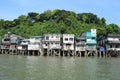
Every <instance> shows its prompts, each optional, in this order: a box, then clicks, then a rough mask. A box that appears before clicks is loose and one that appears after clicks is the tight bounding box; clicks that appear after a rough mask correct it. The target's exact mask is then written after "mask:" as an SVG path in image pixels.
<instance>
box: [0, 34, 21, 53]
mask: <svg viewBox="0 0 120 80" xmlns="http://www.w3.org/2000/svg"><path fill="white" fill-rule="evenodd" d="M22 39H23V38H22V37H20V36H17V35H15V34H12V33H11V32H8V33H7V34H5V35H4V36H3V38H2V43H1V49H2V50H6V51H7V53H10V52H11V51H13V52H15V51H16V50H17V46H18V45H19V44H20V41H21V40H22Z"/></svg>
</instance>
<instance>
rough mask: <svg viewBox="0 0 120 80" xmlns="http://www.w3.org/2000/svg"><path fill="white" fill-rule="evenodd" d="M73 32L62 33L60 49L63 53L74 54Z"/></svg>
mask: <svg viewBox="0 0 120 80" xmlns="http://www.w3.org/2000/svg"><path fill="white" fill-rule="evenodd" d="M74 38H75V35H74V34H63V35H62V50H63V55H65V56H67V55H71V56H72V55H74Z"/></svg>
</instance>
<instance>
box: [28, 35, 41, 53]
mask: <svg viewBox="0 0 120 80" xmlns="http://www.w3.org/2000/svg"><path fill="white" fill-rule="evenodd" d="M42 39H43V37H42V36H32V37H31V38H30V39H29V44H28V55H30V54H31V55H40V54H42V53H43V47H42Z"/></svg>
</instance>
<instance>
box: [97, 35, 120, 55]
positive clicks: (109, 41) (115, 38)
mask: <svg viewBox="0 0 120 80" xmlns="http://www.w3.org/2000/svg"><path fill="white" fill-rule="evenodd" d="M98 44H99V45H100V46H103V47H104V48H105V50H106V52H107V54H110V53H112V54H113V55H114V54H115V53H119V51H120V35H119V34H108V35H106V36H100V37H99V38H98ZM116 51H117V52H116ZM115 55H116V54H115Z"/></svg>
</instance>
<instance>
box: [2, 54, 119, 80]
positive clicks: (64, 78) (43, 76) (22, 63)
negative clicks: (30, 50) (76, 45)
mask: <svg viewBox="0 0 120 80" xmlns="http://www.w3.org/2000/svg"><path fill="white" fill-rule="evenodd" d="M0 80H120V58H95V57H94V58H92V57H87V58H81V57H43V56H41V57H39V56H38V57H36V56H12V55H0Z"/></svg>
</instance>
